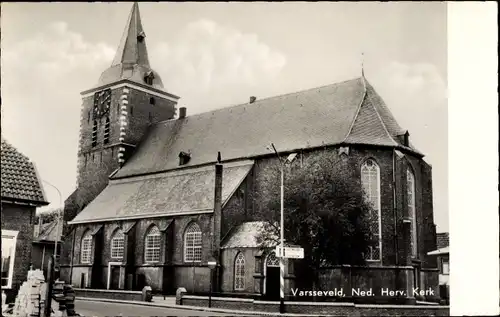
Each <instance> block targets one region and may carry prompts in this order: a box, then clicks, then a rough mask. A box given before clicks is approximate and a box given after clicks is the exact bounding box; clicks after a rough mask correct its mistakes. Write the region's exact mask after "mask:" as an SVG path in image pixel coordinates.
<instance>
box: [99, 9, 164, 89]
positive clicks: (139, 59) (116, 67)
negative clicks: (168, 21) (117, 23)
mask: <svg viewBox="0 0 500 317" xmlns="http://www.w3.org/2000/svg"><path fill="white" fill-rule="evenodd" d="M140 34H144V35H145V32H144V29H143V27H142V23H141V16H140V13H139V4H138V3H137V2H134V4H133V5H132V10H131V11H130V15H129V17H128V21H127V24H126V27H125V30H124V32H123V36H122V39H121V41H120V44H119V46H118V49H117V51H116V55H115V58H114V60H113V63H112V64H111V67H110V68H108V69H107V70H105V71H104V72H103V73H102V74H101V77H100V78H99V83H98V86H103V85H106V84H110V83H115V82H117V81H120V80H122V79H129V80H131V81H134V82H137V83H141V84H144V76H145V75H146V74H147V73H148V72H150V71H151V72H153V74H154V79H153V87H154V88H157V89H160V90H163V83H162V80H161V78H160V75H159V74H158V73H157V72H155V71H154V70H152V69H151V66H150V65H149V57H148V50H147V47H146V38H144V39H143V40H142V41H139V40H138V35H140Z"/></svg>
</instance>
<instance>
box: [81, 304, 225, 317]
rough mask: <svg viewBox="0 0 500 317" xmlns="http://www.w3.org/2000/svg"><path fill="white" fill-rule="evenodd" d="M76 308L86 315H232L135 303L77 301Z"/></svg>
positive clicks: (129, 316)
mask: <svg viewBox="0 0 500 317" xmlns="http://www.w3.org/2000/svg"><path fill="white" fill-rule="evenodd" d="M75 310H76V312H77V313H79V314H80V315H82V316H85V317H92V316H97V317H107V316H123V317H132V316H137V317H139V316H141V317H148V316H231V315H228V314H223V313H215V312H205V311H197V310H188V309H173V308H164V307H151V306H141V305H133V304H118V303H107V302H91V301H83V300H77V301H75Z"/></svg>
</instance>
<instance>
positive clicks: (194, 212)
mask: <svg viewBox="0 0 500 317" xmlns="http://www.w3.org/2000/svg"><path fill="white" fill-rule="evenodd" d="M213 212H214V210H213V209H198V210H190V211H181V212H162V213H158V214H149V215H133V216H128V217H127V216H121V217H108V218H101V219H92V220H76V221H68V225H79V224H87V223H99V222H111V221H120V220H135V219H146V218H161V217H175V216H187V215H198V214H209V213H213Z"/></svg>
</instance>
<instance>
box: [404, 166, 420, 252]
mask: <svg viewBox="0 0 500 317" xmlns="http://www.w3.org/2000/svg"><path fill="white" fill-rule="evenodd" d="M406 181H407V184H406V187H407V191H408V194H407V198H408V218H410V221H411V235H410V244H411V253H412V255H413V256H414V257H416V256H417V254H418V252H417V250H418V249H417V214H416V212H415V175H413V172H412V171H411V170H410V169H408V170H407V171H406Z"/></svg>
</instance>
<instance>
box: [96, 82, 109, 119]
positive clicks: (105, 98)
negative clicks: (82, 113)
mask: <svg viewBox="0 0 500 317" xmlns="http://www.w3.org/2000/svg"><path fill="white" fill-rule="evenodd" d="M110 107H111V89H106V90H102V91H99V92H96V93H95V94H94V116H93V117H94V118H96V119H98V118H102V117H103V116H105V115H107V114H108V113H109V108H110Z"/></svg>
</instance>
